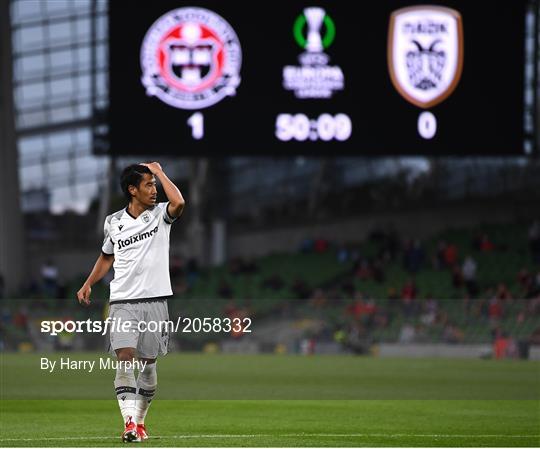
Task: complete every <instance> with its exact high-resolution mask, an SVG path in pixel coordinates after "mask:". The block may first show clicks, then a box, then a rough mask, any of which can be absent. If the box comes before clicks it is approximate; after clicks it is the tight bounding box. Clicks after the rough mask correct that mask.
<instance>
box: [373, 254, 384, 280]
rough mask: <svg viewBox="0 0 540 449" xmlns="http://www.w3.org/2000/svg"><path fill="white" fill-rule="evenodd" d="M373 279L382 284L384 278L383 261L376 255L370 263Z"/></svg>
mask: <svg viewBox="0 0 540 449" xmlns="http://www.w3.org/2000/svg"><path fill="white" fill-rule="evenodd" d="M372 273H373V280H374V281H376V282H378V283H379V284H382V283H383V282H384V280H385V275H384V268H383V261H382V259H381V258H380V257H377V258H376V259H375V261H374V262H373V265H372Z"/></svg>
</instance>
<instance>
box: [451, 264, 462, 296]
mask: <svg viewBox="0 0 540 449" xmlns="http://www.w3.org/2000/svg"><path fill="white" fill-rule="evenodd" d="M452 285H453V286H454V288H455V289H458V290H459V289H460V288H461V287H463V271H462V270H461V267H460V266H459V265H458V264H455V265H454V266H453V267H452Z"/></svg>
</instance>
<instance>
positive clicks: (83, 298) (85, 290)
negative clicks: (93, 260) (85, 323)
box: [77, 284, 92, 306]
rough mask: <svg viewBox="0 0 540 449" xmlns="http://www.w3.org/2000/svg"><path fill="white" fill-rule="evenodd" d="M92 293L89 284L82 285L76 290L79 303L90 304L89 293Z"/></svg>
mask: <svg viewBox="0 0 540 449" xmlns="http://www.w3.org/2000/svg"><path fill="white" fill-rule="evenodd" d="M91 293H92V288H91V287H90V286H89V285H86V284H85V285H83V286H82V287H81V288H80V290H79V291H78V292H77V299H78V300H79V303H80V304H84V305H87V306H88V305H90V294H91Z"/></svg>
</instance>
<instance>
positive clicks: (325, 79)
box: [283, 7, 344, 98]
mask: <svg viewBox="0 0 540 449" xmlns="http://www.w3.org/2000/svg"><path fill="white" fill-rule="evenodd" d="M293 33H294V38H295V40H296V43H297V44H298V45H299V46H300V47H301V48H303V49H304V50H305V51H304V53H302V54H301V55H300V56H299V57H298V61H299V62H300V64H301V65H300V66H293V65H288V66H285V67H284V68H283V87H284V88H285V89H287V90H293V91H294V93H295V95H296V97H297V98H331V97H332V94H333V93H334V91H338V90H343V85H344V77H343V72H342V70H341V68H340V67H339V66H330V65H328V62H329V61H330V57H329V56H328V55H327V54H326V53H324V51H323V50H326V49H328V47H330V45H332V42H333V41H334V38H335V36H336V26H335V24H334V21H333V20H332V18H331V17H330V16H329V15H328V14H327V13H326V11H325V10H324V9H323V8H317V7H310V8H305V9H304V11H303V13H302V14H300V15H299V16H298V17H297V19H296V21H295V22H294V26H293Z"/></svg>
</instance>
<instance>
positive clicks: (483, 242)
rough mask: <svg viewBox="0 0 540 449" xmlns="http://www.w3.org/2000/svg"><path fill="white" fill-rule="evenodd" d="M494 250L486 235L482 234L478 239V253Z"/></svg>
mask: <svg viewBox="0 0 540 449" xmlns="http://www.w3.org/2000/svg"><path fill="white" fill-rule="evenodd" d="M494 249H495V245H494V244H493V242H492V241H491V240H490V239H489V237H488V235H487V234H482V237H481V238H480V251H482V252H489V251H493V250H494Z"/></svg>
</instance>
